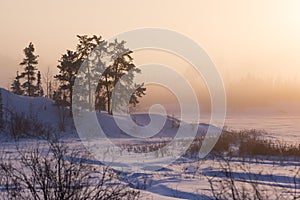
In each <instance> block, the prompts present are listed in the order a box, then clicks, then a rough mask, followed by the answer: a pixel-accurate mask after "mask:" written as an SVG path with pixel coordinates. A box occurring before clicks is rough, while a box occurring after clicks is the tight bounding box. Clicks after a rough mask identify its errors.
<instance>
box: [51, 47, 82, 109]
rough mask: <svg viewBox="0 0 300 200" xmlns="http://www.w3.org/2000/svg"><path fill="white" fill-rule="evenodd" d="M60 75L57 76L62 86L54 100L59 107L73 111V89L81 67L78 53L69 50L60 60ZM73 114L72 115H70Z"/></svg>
mask: <svg viewBox="0 0 300 200" xmlns="http://www.w3.org/2000/svg"><path fill="white" fill-rule="evenodd" d="M59 63H60V64H59V65H58V66H57V68H58V69H59V74H57V75H55V76H54V78H56V79H57V80H58V81H59V83H60V85H59V87H58V89H57V91H56V92H55V95H54V100H55V103H56V104H57V105H62V106H68V107H70V111H71V110H72V95H73V94H72V91H73V90H72V87H73V85H74V81H75V76H76V73H77V71H78V69H79V67H80V65H81V60H78V53H76V52H73V51H70V50H67V53H66V54H64V55H62V57H61V59H60V60H59ZM70 114H71V113H70Z"/></svg>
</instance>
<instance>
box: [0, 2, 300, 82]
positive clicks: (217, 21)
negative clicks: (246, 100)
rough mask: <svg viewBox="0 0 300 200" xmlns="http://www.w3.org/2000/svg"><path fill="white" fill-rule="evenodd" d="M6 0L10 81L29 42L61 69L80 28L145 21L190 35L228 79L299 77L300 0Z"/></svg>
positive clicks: (113, 29)
mask: <svg viewBox="0 0 300 200" xmlns="http://www.w3.org/2000/svg"><path fill="white" fill-rule="evenodd" d="M0 5H1V6H0V25H1V29H0V36H1V37H0V45H1V47H0V69H1V74H0V86H1V87H5V88H7V87H9V85H10V84H11V82H12V79H13V78H14V76H15V73H16V71H17V70H21V69H22V68H21V67H20V66H19V65H18V64H19V63H20V62H21V60H22V57H23V52H22V50H23V49H24V47H26V46H27V45H28V44H29V42H33V43H34V45H35V48H36V52H37V54H38V55H39V66H38V67H39V69H40V70H41V71H42V72H45V71H46V69H47V68H48V67H49V68H50V69H51V70H53V72H54V73H55V72H56V66H57V65H58V60H59V58H60V57H61V55H62V54H63V53H65V52H66V49H74V48H75V46H76V43H77V39H76V35H78V34H79V35H80V34H87V35H92V34H96V35H101V36H103V38H104V39H108V38H110V37H112V36H114V35H116V34H118V33H121V32H124V31H128V30H132V29H137V28H143V27H159V28H166V29H171V30H174V31H177V32H179V33H182V34H184V35H186V36H188V37H190V38H192V39H193V40H194V41H196V42H197V43H198V44H200V45H201V46H202V47H203V48H204V49H205V50H206V52H207V53H208V55H209V56H210V58H211V59H212V60H213V62H214V63H215V64H216V66H217V68H218V69H219V71H220V73H221V74H222V77H223V79H224V81H225V82H226V84H228V85H230V83H237V82H239V81H240V79H242V78H243V77H248V78H249V76H254V77H256V78H262V79H266V80H270V81H269V82H268V83H271V82H274V80H289V81H291V80H293V81H294V80H296V81H298V80H299V79H300V70H299V68H300V12H299V10H300V1H298V0H277V1H276V0H227V1H222V0H210V1H202V0H190V1H179V0H175V1H174V0H164V1H161V0H151V1H140V0H128V1H116V0H109V1H93V0H91V1H76V0H73V1H70V0H66V1H59V0H52V1H38V0H28V1H7V0H0ZM136 60H137V61H141V60H143V56H141V58H136ZM146 60H147V59H146ZM141 63H142V62H141ZM171 64H172V62H171ZM173 64H174V62H173Z"/></svg>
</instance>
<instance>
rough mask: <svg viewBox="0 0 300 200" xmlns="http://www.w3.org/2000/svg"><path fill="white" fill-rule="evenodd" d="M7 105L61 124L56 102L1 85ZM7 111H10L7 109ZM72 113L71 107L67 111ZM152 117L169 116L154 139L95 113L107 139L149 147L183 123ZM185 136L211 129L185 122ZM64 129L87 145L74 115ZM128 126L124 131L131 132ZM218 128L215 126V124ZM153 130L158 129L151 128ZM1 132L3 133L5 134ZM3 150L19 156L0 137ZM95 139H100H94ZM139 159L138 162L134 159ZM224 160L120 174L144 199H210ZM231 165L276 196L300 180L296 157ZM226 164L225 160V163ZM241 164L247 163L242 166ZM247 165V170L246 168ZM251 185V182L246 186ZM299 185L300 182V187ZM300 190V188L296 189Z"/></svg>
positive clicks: (144, 119) (64, 136)
mask: <svg viewBox="0 0 300 200" xmlns="http://www.w3.org/2000/svg"><path fill="white" fill-rule="evenodd" d="M1 92H2V98H3V101H2V102H3V105H4V107H5V108H6V110H5V116H8V115H9V112H13V113H18V114H21V113H24V115H26V116H27V117H29V118H31V119H33V120H38V121H39V122H40V123H41V124H45V125H46V124H47V125H49V124H50V125H51V126H54V127H57V126H58V124H59V123H60V120H61V119H60V117H61V116H60V115H61V110H60V109H59V108H58V107H57V106H55V105H54V102H53V101H52V100H49V99H46V98H43V97H37V98H30V97H24V96H17V95H14V94H12V93H10V92H9V91H7V90H4V89H1ZM8 110H9V111H8ZM66 113H68V110H66ZM151 117H153V118H156V119H158V120H165V123H164V124H163V127H162V129H160V130H159V131H158V132H157V134H155V135H153V136H152V137H150V138H146V139H145V138H134V137H132V136H130V135H128V134H127V133H126V132H125V131H124V130H122V129H121V128H120V127H119V126H118V125H117V124H116V122H115V120H114V118H113V117H112V116H110V115H108V114H107V113H97V119H98V121H99V123H100V125H101V127H102V129H103V130H104V131H105V133H106V134H107V137H108V138H109V139H110V140H111V141H112V142H113V143H115V144H118V145H126V144H130V145H146V144H155V143H160V142H163V141H169V140H171V139H172V138H173V137H174V135H175V134H176V132H177V131H178V127H177V126H176V125H174V124H176V123H180V122H179V121H178V120H176V119H175V118H172V117H167V118H165V119H164V118H162V116H160V115H152V116H151ZM131 118H132V119H133V120H134V121H135V122H136V123H137V124H138V125H141V126H147V125H148V124H149V123H150V117H149V115H148V114H143V113H141V114H133V115H132V116H131ZM118 120H119V122H120V123H123V125H124V127H125V126H126V118H122V117H118ZM181 123H182V124H181V126H183V127H184V130H185V131H186V134H187V136H189V132H190V131H192V129H196V128H197V129H198V130H197V135H198V136H204V135H205V134H206V132H207V130H208V128H209V126H210V125H209V124H205V123H199V124H194V125H193V126H189V125H187V124H186V123H184V122H181ZM66 127H67V128H66V131H65V132H64V133H60V134H61V141H63V142H64V143H65V144H67V145H68V146H69V147H72V148H82V149H84V148H85V147H84V145H83V143H82V141H81V139H80V137H79V136H78V135H77V133H76V130H75V128H74V123H73V121H72V119H71V118H70V117H67V120H66ZM130 128H131V127H130V126H128V127H125V129H127V130H130ZM212 128H213V129H214V130H215V131H217V130H218V128H217V127H212ZM152 131H153V132H155V131H157V130H152ZM2 136H3V135H2ZM1 141H2V142H1V147H2V148H1V151H0V152H1V154H2V158H3V157H8V156H12V157H14V155H15V154H17V150H16V146H15V145H16V143H15V142H14V141H13V140H10V141H7V140H4V139H3V138H2V139H1ZM37 142H38V143H40V146H43V145H46V143H45V142H44V141H37V140H36V139H30V138H24V139H21V140H20V141H19V143H18V144H19V145H20V146H22V147H23V148H28V147H33V146H34V145H35V144H36V143H37ZM94 143H97V140H94ZM86 162H88V163H90V164H93V165H101V164H102V163H101V162H99V161H98V160H97V159H95V158H93V159H91V160H87V161H86ZM136 162H138V161H136ZM220 163H222V161H219V160H215V159H213V158H211V157H207V158H206V159H203V160H196V159H191V158H184V157H182V158H180V159H177V160H176V161H174V162H173V163H171V164H170V165H167V166H164V167H163V168H162V169H160V170H157V171H153V172H151V173H150V172H149V171H146V170H145V171H139V172H130V173H127V172H124V173H122V174H121V176H120V180H122V181H123V182H125V183H128V184H129V185H130V186H131V187H132V188H135V189H137V190H140V191H141V199H162V200H164V199H166V200H167V199H209V198H210V197H212V193H211V190H210V185H209V182H208V178H212V177H214V178H215V179H216V180H222V179H224V178H225V177H224V172H223V171H222V168H221V167H220ZM230 163H231V164H232V168H233V177H234V178H235V179H236V180H237V182H238V183H240V184H244V183H245V181H253V182H255V183H257V184H258V185H259V186H260V187H263V189H264V190H265V191H267V192H268V193H269V194H270V197H271V196H272V194H274V191H277V192H283V193H287V194H288V193H290V192H291V191H292V189H293V181H294V180H296V182H297V183H298V184H299V183H300V178H296V179H293V175H294V172H295V171H296V170H297V169H299V166H300V162H297V161H291V160H288V159H287V160H286V161H277V160H276V158H273V159H269V160H268V159H261V160H260V159H246V160H245V159H238V158H236V159H234V160H231V162H230ZM223 164H224V163H223ZM243 167H245V168H244V169H243ZM245 169H249V171H245ZM248 187H249V186H248ZM297 187H299V186H297ZM298 189H300V188H298Z"/></svg>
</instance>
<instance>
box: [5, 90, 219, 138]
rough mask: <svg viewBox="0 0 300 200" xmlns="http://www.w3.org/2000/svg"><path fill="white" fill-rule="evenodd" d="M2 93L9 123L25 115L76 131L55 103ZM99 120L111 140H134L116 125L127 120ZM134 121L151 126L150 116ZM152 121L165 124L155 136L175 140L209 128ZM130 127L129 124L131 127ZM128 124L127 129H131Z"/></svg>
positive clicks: (155, 116) (101, 116)
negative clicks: (181, 133) (180, 132)
mask: <svg viewBox="0 0 300 200" xmlns="http://www.w3.org/2000/svg"><path fill="white" fill-rule="evenodd" d="M0 90H1V93H2V104H3V111H4V115H3V118H4V119H5V121H6V122H9V121H10V116H11V115H19V116H24V117H25V118H27V119H29V120H32V121H34V122H38V123H40V124H42V125H45V126H52V127H54V128H56V129H57V130H59V129H60V126H61V124H62V123H64V126H65V128H64V129H65V131H64V132H68V133H71V132H76V131H75V128H74V127H75V126H74V123H73V119H72V118H71V117H70V116H69V110H68V109H64V110H62V108H58V107H57V106H56V105H54V101H53V100H51V99H48V98H45V97H26V96H19V95H15V94H13V93H11V92H9V91H7V90H5V89H0ZM97 117H98V121H99V123H100V125H101V127H102V129H103V131H104V132H105V133H106V135H107V136H108V137H111V138H129V137H131V136H130V135H128V134H127V133H126V131H124V129H123V130H122V129H121V128H120V127H119V126H118V124H117V123H116V122H115V118H117V119H118V121H119V123H121V124H123V125H124V124H125V126H126V124H128V123H127V121H126V118H124V119H122V118H120V117H115V116H114V117H113V116H111V115H108V114H106V113H97ZM131 118H132V119H133V121H135V122H136V123H137V124H138V125H139V126H146V125H147V124H149V123H150V121H151V120H150V117H149V114H132V115H131ZM151 118H153V119H156V120H158V121H165V123H164V124H163V126H162V128H161V129H159V130H155V131H156V133H157V134H155V135H154V136H153V137H173V136H174V135H175V134H176V133H177V131H178V128H179V127H180V126H181V128H183V129H185V130H186V134H187V136H188V135H189V134H190V132H193V131H195V130H196V129H198V130H197V135H199V136H200V135H202V136H203V135H205V134H206V132H207V129H208V127H209V125H208V124H205V123H200V124H193V125H188V124H186V123H185V122H180V121H179V120H177V119H175V118H173V117H169V116H161V115H158V114H151ZM129 125H130V124H129ZM129 125H128V126H129ZM87 126H88V124H87ZM212 129H213V130H216V131H217V130H218V128H216V127H212ZM126 130H127V131H130V127H127V128H126Z"/></svg>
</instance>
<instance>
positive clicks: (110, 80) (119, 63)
mask: <svg viewBox="0 0 300 200" xmlns="http://www.w3.org/2000/svg"><path fill="white" fill-rule="evenodd" d="M108 49H111V50H110V52H109V53H110V54H111V56H112V58H114V62H113V64H112V65H111V66H109V67H108V69H107V70H106V71H105V72H104V73H103V75H102V77H101V80H100V84H102V88H101V87H100V89H102V90H104V91H105V97H106V99H107V100H106V104H107V111H108V113H109V114H113V113H112V107H113V106H114V107H116V106H117V104H116V103H118V104H119V106H120V105H121V104H123V105H124V104H125V105H126V104H127V103H130V104H132V105H133V106H135V105H136V104H137V103H139V101H138V97H142V96H143V95H145V91H146V88H145V87H144V85H134V83H133V78H134V76H135V74H136V73H140V72H141V71H140V69H138V68H137V67H136V66H135V65H134V63H133V58H132V56H131V54H132V51H130V50H129V49H127V48H126V47H125V41H121V42H118V41H117V40H115V41H114V42H112V43H110V44H109V45H108ZM124 75H126V76H124ZM122 77H126V78H123V79H122V82H120V85H119V86H120V87H122V90H121V91H123V92H125V93H126V92H128V91H129V90H131V89H132V88H133V87H134V88H136V89H135V90H134V92H133V94H132V95H131V98H130V100H129V102H121V101H122V99H118V102H112V91H113V90H114V89H115V86H116V84H117V83H118V82H119V80H120V79H121V78H122ZM121 91H119V92H121ZM124 95H125V94H124ZM112 103H114V104H113V105H112Z"/></svg>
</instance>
